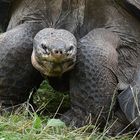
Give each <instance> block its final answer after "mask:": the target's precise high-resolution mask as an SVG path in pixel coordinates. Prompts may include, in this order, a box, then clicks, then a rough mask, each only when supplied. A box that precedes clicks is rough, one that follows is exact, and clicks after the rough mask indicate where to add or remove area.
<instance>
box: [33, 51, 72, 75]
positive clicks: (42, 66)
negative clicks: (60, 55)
mask: <svg viewBox="0 0 140 140" xmlns="http://www.w3.org/2000/svg"><path fill="white" fill-rule="evenodd" d="M32 64H33V66H34V67H35V68H36V69H37V70H38V71H40V73H41V74H42V75H44V76H49V77H60V76H62V75H63V73H65V72H67V71H69V70H71V69H72V68H73V67H74V65H75V59H72V58H68V59H66V58H65V59H63V60H62V59H61V61H58V62H56V61H54V58H53V57H52V59H51V57H50V58H49V59H47V58H46V59H44V58H42V57H37V56H36V55H35V54H34V53H32Z"/></svg>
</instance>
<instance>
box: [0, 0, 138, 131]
mask: <svg viewBox="0 0 140 140" xmlns="http://www.w3.org/2000/svg"><path fill="white" fill-rule="evenodd" d="M69 2H70V3H69ZM14 5H15V7H14ZM122 7H123V8H122ZM60 9H61V10H60ZM42 19H43V20H42ZM31 24H32V25H31ZM35 26H39V27H35ZM34 27H35V28H34ZM44 27H45V28H50V27H51V28H62V29H66V30H67V31H70V32H71V33H73V34H74V35H75V37H76V38H77V41H78V51H77V61H76V65H75V67H74V69H73V70H72V71H71V72H70V79H68V78H66V77H65V80H64V81H65V83H69V90H70V97H71V109H70V110H69V111H68V112H67V113H65V114H64V115H63V116H62V119H63V120H64V121H65V122H67V123H73V124H74V125H75V126H82V125H85V124H87V123H95V122H96V121H97V118H98V116H100V117H99V118H98V123H97V124H100V126H104V124H105V123H106V121H107V118H108V116H109V112H110V106H111V104H112V98H113V96H114V94H115V95H116V94H118V92H116V91H117V89H119V90H124V89H125V88H126V87H127V85H129V84H131V83H135V81H136V78H137V73H138V71H139V65H138V64H139V63H138V62H139V61H140V58H139V57H140V54H139V53H140V50H139V49H140V21H139V19H137V18H136V17H135V16H134V15H133V14H131V12H129V11H127V7H125V5H124V4H123V2H122V3H121V6H120V5H119V4H118V3H116V2H115V1H113V0H107V1H105V0H98V1H97V0H87V1H86V3H85V0H78V1H76V2H75V1H74V0H71V1H65V0H63V1H61V0H56V1H52V0H40V1H38V0H34V1H29V0H17V1H15V2H14V3H13V10H12V16H11V20H10V22H9V26H8V29H7V30H8V31H7V32H6V33H4V34H2V35H1V36H0V40H1V41H0V50H1V51H0V53H1V52H3V53H1V54H0V55H2V56H3V57H0V59H1V60H0V62H2V61H3V63H2V64H3V65H2V69H1V70H5V67H6V68H7V70H6V71H5V72H4V73H5V75H6V76H4V73H3V72H2V73H0V74H1V77H2V78H3V80H1V79H2V78H0V86H1V87H3V90H0V96H1V98H0V99H2V98H3V97H4V96H5V97H6V98H5V99H4V100H3V101H4V103H5V104H6V100H7V99H8V98H7V96H8V97H10V100H11V103H12V104H17V103H19V102H23V101H25V100H26V99H27V97H28V93H29V90H31V89H32V87H33V85H34V82H35V83H37V81H38V82H40V80H35V79H34V78H33V76H31V74H34V75H35V78H40V76H38V75H37V74H36V72H35V70H34V69H33V67H32V66H31V62H30V61H31V60H30V55H31V51H32V46H33V45H32V40H33V38H34V36H35V34H36V33H37V32H38V31H39V30H41V29H43V28H44ZM20 30H21V32H20ZM39 34H40V32H39V33H37V35H39ZM37 35H36V36H37ZM43 35H44V36H45V34H43ZM64 36H65V33H64ZM66 37H67V36H66ZM6 38H7V40H8V41H4V39H6ZM12 38H15V40H14V41H13V39H12ZM17 38H18V39H17ZM10 39H11V42H10V41H9V40H10ZM49 40H51V38H50V39H49ZM12 41H13V42H12ZM41 41H42V40H41ZM44 42H46V40H44ZM26 44H27V45H26ZM38 45H39V43H38ZM40 45H41V42H40ZM3 46H5V47H3ZM10 47H12V51H11V50H9V48H10ZM34 47H37V45H35V44H34ZM58 47H59V46H58ZM16 48H18V49H19V51H18V50H16ZM38 49H39V50H40V48H39V47H38ZM23 50H24V51H25V52H24V51H23ZM14 51H15V52H16V53H15V52H14ZM12 52H14V53H12ZM17 52H21V54H24V56H23V55H20V57H19V56H18V55H19V53H17ZM5 54H9V56H8V57H7V56H6V55H5ZM12 54H14V55H12ZM27 54H28V55H27ZM46 54H47V52H46ZM62 54H63V53H62ZM11 55H12V56H14V59H13V57H12V56H11ZM16 55H17V56H16ZM47 55H48V54H47ZM17 57H18V58H20V59H21V60H19V61H17V60H15V58H16V59H17ZM8 58H9V61H7V60H8ZM51 59H52V57H51ZM46 60H47V59H46ZM44 61H45V60H44ZM21 62H22V68H20V69H17V68H15V65H16V66H18V65H19V67H20V66H21V65H20V64H21ZM24 62H26V63H24ZM40 63H42V59H40ZM43 63H44V62H43ZM27 64H29V65H27ZM13 65H14V66H13ZM26 65H27V67H26ZM43 65H44V64H43ZM34 66H35V64H34ZM47 66H48V64H47V65H46V66H45V67H47ZM10 67H11V68H10ZM48 67H49V66H48ZM49 68H50V67H49ZM43 69H44V68H43ZM19 70H21V72H20V76H19V75H18V72H19ZM50 70H53V69H52V68H50ZM11 71H14V72H11ZM45 71H46V69H45V70H40V72H43V74H44V75H46V76H48V72H45ZM7 73H9V74H10V77H8V75H7ZM21 73H22V74H23V75H21ZM60 73H61V71H60ZM58 75H59V74H58ZM49 76H51V75H49ZM53 76H54V75H53ZM9 78H11V79H12V83H13V84H11V83H10V84H8V82H9V80H8V79H9ZM62 78H63V77H62ZM5 79H6V80H7V81H6V82H3V81H4V80H5ZM49 79H50V83H51V84H52V85H53V86H54V85H56V81H55V80H53V79H57V80H58V81H59V78H57V77H54V78H53V77H52V78H50V77H49ZM60 80H61V79H60ZM13 81H14V82H13ZM61 81H63V80H61ZM16 83H18V84H19V83H23V84H21V85H20V86H19V85H16ZM24 83H27V84H26V86H25V87H24V85H25V84H24ZM9 85H10V88H14V89H15V92H13V91H12V90H9V91H8V90H7V91H4V90H6V89H7V88H9V87H8V86H9ZM62 85H63V83H62ZM19 87H20V89H21V90H20V91H19ZM10 88H9V89H10ZM54 88H55V86H54ZM23 89H24V90H23ZM26 89H28V90H26ZM57 89H58V90H59V87H57ZM25 93H27V94H25ZM18 95H19V98H18V99H17V98H16V97H15V96H17V97H18ZM23 95H25V96H24V97H25V98H23ZM115 97H116V96H115ZM19 99H21V100H22V101H19ZM1 102H2V101H1ZM6 105H9V99H8V103H7V104H6ZM117 111H118V110H117V108H115V107H114V106H113V109H112V113H113V114H115V113H116V112H117ZM112 116H113V115H111V116H110V118H111V117H112ZM121 116H122V114H120V115H119V117H121ZM115 117H116V116H115ZM119 121H121V119H120V120H119ZM120 124H121V125H120ZM123 124H124V125H123ZM115 126H120V130H121V129H122V128H123V127H124V126H126V124H125V123H124V120H123V121H122V122H121V123H119V122H118V125H115ZM115 126H114V128H115ZM120 130H119V131H120ZM112 133H115V132H112Z"/></svg>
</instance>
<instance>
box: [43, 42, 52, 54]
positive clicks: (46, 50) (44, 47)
mask: <svg viewBox="0 0 140 140" xmlns="http://www.w3.org/2000/svg"><path fill="white" fill-rule="evenodd" d="M41 47H42V48H43V50H44V51H45V53H46V54H47V55H49V54H50V51H49V49H48V47H47V46H46V45H45V44H41Z"/></svg>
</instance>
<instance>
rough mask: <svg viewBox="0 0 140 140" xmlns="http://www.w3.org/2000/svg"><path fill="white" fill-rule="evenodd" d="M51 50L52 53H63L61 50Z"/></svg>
mask: <svg viewBox="0 0 140 140" xmlns="http://www.w3.org/2000/svg"><path fill="white" fill-rule="evenodd" d="M53 52H54V54H63V51H62V50H54V51H53Z"/></svg>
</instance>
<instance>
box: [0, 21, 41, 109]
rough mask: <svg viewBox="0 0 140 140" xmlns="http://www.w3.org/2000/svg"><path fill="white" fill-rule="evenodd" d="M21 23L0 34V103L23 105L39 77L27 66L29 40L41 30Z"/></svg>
mask: <svg viewBox="0 0 140 140" xmlns="http://www.w3.org/2000/svg"><path fill="white" fill-rule="evenodd" d="M41 28H42V27H41V25H39V24H37V23H25V24H22V25H20V26H18V27H16V28H14V29H11V30H10V31H7V32H5V33H3V34H1V35H0V104H1V106H2V107H9V106H13V105H17V104H19V103H23V102H25V101H26V100H27V99H28V96H29V94H30V91H31V90H32V89H33V88H34V86H35V85H38V84H40V82H41V80H42V78H41V76H40V74H39V73H38V72H37V71H36V70H35V69H34V68H33V66H32V64H31V53H32V40H33V37H34V36H35V34H36V33H37V32H38V31H39V30H40V29H41Z"/></svg>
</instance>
